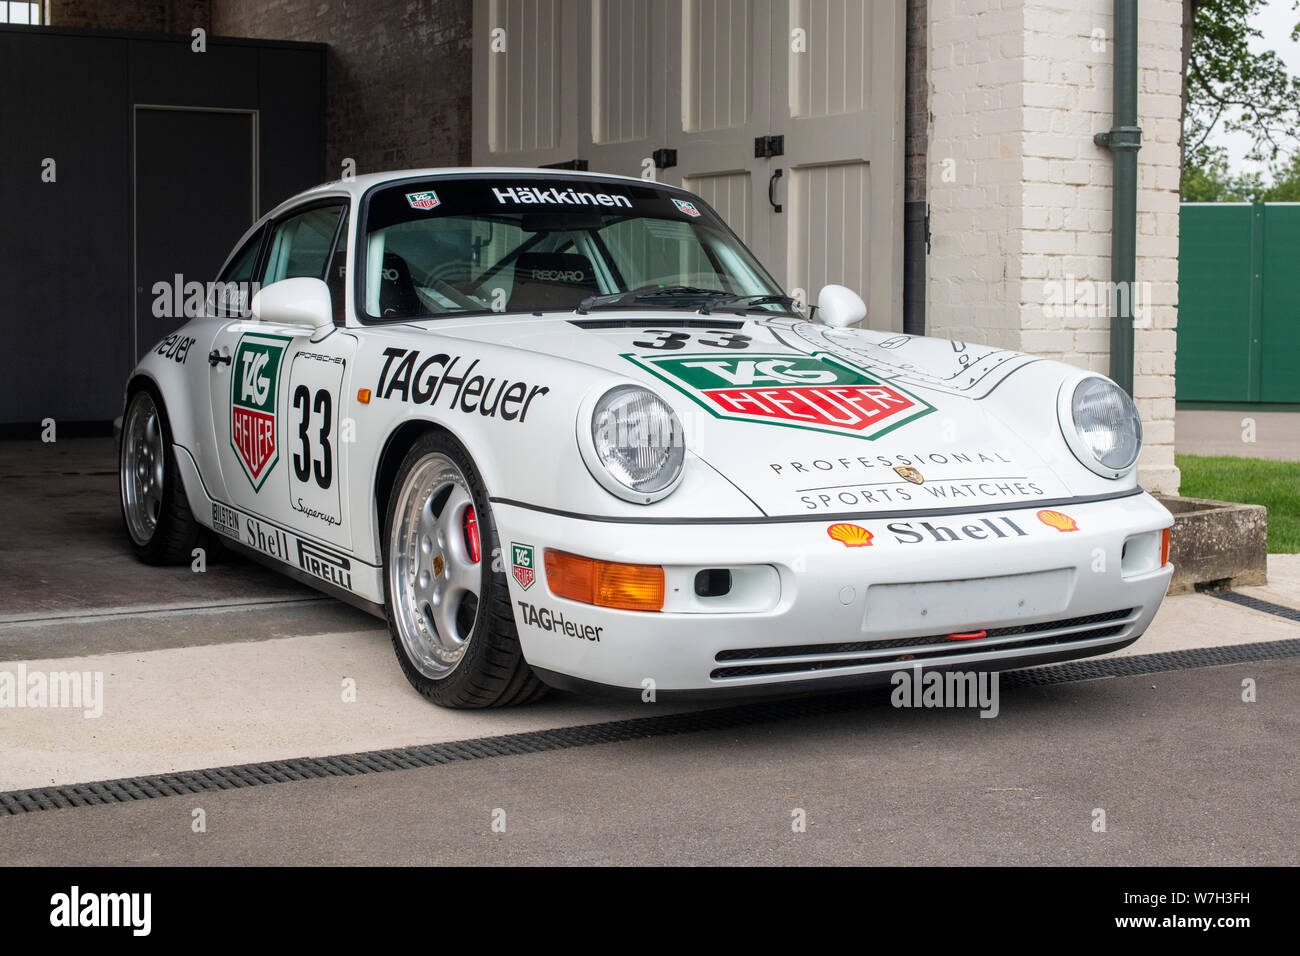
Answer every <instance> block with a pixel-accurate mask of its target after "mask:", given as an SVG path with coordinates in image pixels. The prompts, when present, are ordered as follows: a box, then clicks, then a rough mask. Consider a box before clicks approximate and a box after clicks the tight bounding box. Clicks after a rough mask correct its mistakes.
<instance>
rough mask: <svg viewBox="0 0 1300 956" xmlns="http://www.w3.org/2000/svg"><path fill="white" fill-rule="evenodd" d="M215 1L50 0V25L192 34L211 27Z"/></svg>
mask: <svg viewBox="0 0 1300 956" xmlns="http://www.w3.org/2000/svg"><path fill="white" fill-rule="evenodd" d="M211 9H212V2H211V0H50V6H49V11H50V13H49V25H50V26H52V27H81V28H83V29H88V30H139V31H144V32H149V33H189V32H190V31H191V30H193V29H194V28H195V27H201V28H202V29H204V30H208V29H210V27H211V24H210V20H211Z"/></svg>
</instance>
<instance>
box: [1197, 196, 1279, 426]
mask: <svg viewBox="0 0 1300 956" xmlns="http://www.w3.org/2000/svg"><path fill="white" fill-rule="evenodd" d="M1180 215H1181V219H1180V222H1179V248H1178V362H1177V397H1178V400H1179V401H1180V402H1211V403H1225V404H1227V403H1245V402H1253V403H1285V404H1296V403H1300V203H1267V204H1265V203H1253V204H1251V203H1184V204H1183V206H1182V208H1181V212H1180Z"/></svg>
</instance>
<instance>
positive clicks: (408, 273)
mask: <svg viewBox="0 0 1300 956" xmlns="http://www.w3.org/2000/svg"><path fill="white" fill-rule="evenodd" d="M361 255H362V261H361V270H360V271H359V273H358V274H359V275H360V276H361V277H362V280H363V281H362V282H361V283H360V288H359V289H358V301H357V307H358V311H359V312H360V313H361V314H362V315H364V316H365V317H366V318H368V319H369V320H371V321H385V320H387V321H394V320H401V319H412V318H431V317H434V318H436V317H442V316H454V315H468V314H475V313H493V312H543V311H571V310H577V309H579V308H580V307H581V310H582V311H590V310H592V309H600V308H613V307H618V308H632V309H635V308H656V309H661V308H683V309H692V310H694V309H699V308H701V307H706V306H707V307H709V308H717V309H718V310H719V311H723V310H729V309H744V310H754V311H768V312H772V311H775V312H788V311H789V310H790V302H789V300H787V299H785V297H784V296H783V295H782V294H781V289H780V287H779V286H778V285H777V284H776V283H775V282H774V281H773V280H772V278H771V276H769V275H768V274H767V272H766V271H765V270H764V269H763V267H762V266H761V265H759V264H758V262H757V260H755V259H754V257H753V255H752V254H751V253H750V252H749V250H748V249H746V248H745V247H744V246H743V245H742V244H741V243H740V242H739V240H737V239H736V237H735V236H734V235H733V234H732V233H731V231H730V230H729V229H728V228H727V227H726V226H725V225H724V224H723V223H722V221H721V220H720V219H719V218H718V217H717V215H716V214H715V213H714V212H713V211H712V210H710V209H709V208H708V207H707V206H704V205H703V203H701V202H699V201H698V200H695V199H693V198H692V197H690V196H689V195H688V194H682V193H675V192H671V191H669V190H666V189H662V188H659V187H656V186H653V185H650V184H646V185H641V184H639V183H635V182H626V181H617V180H600V179H582V178H577V177H575V178H573V179H562V178H558V177H545V178H542V177H537V178H526V177H525V178H520V177H501V178H499V179H497V178H488V177H480V178H473V179H431V180H428V181H426V182H423V183H421V182H405V183H399V184H396V185H393V186H388V187H384V188H382V189H379V190H376V191H375V192H373V193H372V194H371V195H370V200H369V205H368V207H367V212H366V218H365V237H364V242H363V244H362V248H361ZM772 300H775V301H772Z"/></svg>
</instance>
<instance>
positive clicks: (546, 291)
mask: <svg viewBox="0 0 1300 956" xmlns="http://www.w3.org/2000/svg"><path fill="white" fill-rule="evenodd" d="M597 291H598V289H597V288H596V270H595V269H593V268H592V267H591V260H589V259H588V258H587V257H586V256H584V255H581V254H579V253H576V252H525V253H524V254H522V255H521V256H520V257H519V258H518V259H516V260H515V284H514V288H513V289H511V291H510V301H509V303H508V304H507V306H506V307H507V308H508V309H509V310H510V311H511V312H536V311H540V310H543V309H571V308H573V307H574V306H576V305H577V304H578V303H579V302H581V301H582V300H583V299H585V298H586V297H587V296H589V295H595V294H596V292H597Z"/></svg>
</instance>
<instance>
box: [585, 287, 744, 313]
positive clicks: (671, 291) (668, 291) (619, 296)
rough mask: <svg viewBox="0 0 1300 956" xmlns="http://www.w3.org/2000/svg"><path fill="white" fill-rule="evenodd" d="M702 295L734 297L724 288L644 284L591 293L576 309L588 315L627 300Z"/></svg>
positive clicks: (636, 300) (690, 297) (675, 306)
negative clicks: (626, 289)
mask: <svg viewBox="0 0 1300 956" xmlns="http://www.w3.org/2000/svg"><path fill="white" fill-rule="evenodd" d="M701 296H705V297H708V298H716V297H719V296H721V297H723V298H731V297H732V295H731V293H730V292H726V291H724V290H722V289H699V288H696V287H695V286H690V285H665V286H642V287H641V288H639V289H629V290H628V291H627V292H610V293H609V294H607V295H589V296H587V298H585V299H583V300H582V301H581V302H579V303H578V307H577V309H575V310H574V311H576V312H577V313H578V314H579V315H586V314H587V313H588V312H590V311H591V310H592V309H596V308H600V307H601V306H604V305H623V304H624V303H627V302H638V301H640V300H641V299H660V298H662V299H678V298H680V299H698V298H700V297H701ZM669 308H680V306H678V305H676V304H673V305H671V306H669Z"/></svg>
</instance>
